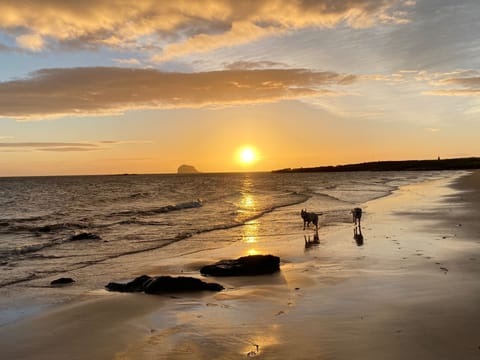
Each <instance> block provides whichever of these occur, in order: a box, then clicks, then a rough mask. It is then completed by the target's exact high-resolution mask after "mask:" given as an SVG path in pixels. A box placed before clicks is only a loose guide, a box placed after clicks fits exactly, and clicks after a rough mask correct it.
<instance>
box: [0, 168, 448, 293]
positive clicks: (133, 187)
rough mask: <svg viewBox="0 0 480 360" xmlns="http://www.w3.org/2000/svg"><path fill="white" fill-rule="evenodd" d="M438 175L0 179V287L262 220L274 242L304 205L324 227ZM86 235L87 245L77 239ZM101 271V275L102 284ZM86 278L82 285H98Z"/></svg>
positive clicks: (168, 251) (181, 246) (295, 224)
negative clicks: (267, 219) (268, 219)
mask: <svg viewBox="0 0 480 360" xmlns="http://www.w3.org/2000/svg"><path fill="white" fill-rule="evenodd" d="M441 176H444V175H443V174H442V173H440V172H385V173H383V172H377V173H370V172H364V173H363V172H359V173H312V174H271V173H250V174H249V173H237V174H195V175H123V176H121V175H120V176H70V177H69V176H64V177H24V178H0V289H2V288H4V289H5V288H8V289H9V294H12V291H14V289H15V287H24V288H25V287H28V286H38V284H48V283H49V282H47V280H48V279H51V278H52V277H61V276H64V275H65V274H72V273H75V271H79V270H81V269H88V268H89V267H94V266H96V265H98V264H105V263H107V264H108V262H109V261H114V260H115V262H116V264H117V266H116V267H115V269H114V270H113V269H112V278H115V277H118V276H122V266H120V268H119V267H118V264H122V261H123V259H127V258H128V257H129V256H131V255H137V254H148V253H149V252H152V251H157V252H158V251H161V253H162V254H164V256H165V258H168V257H181V256H182V254H186V253H191V252H195V251H203V250H205V249H207V248H209V247H212V246H215V247H217V248H218V247H222V246H226V245H227V244H229V243H231V242H235V241H241V240H242V236H243V237H244V236H248V234H246V235H245V234H243V235H236V232H235V231H232V232H231V233H233V234H235V235H234V236H231V237H228V236H227V237H225V235H224V233H223V234H222V236H216V234H217V233H219V232H221V231H222V230H225V229H235V228H238V227H241V226H242V225H244V224H248V223H249V222H251V221H254V220H258V219H261V218H262V216H263V215H265V214H266V213H270V214H273V215H274V216H273V219H274V220H273V222H274V223H275V224H273V225H274V226H272V229H274V234H277V235H278V234H291V233H292V232H298V230H299V229H301V227H302V226H303V225H302V224H303V223H302V221H301V219H300V217H299V212H300V209H302V208H304V207H308V210H309V211H315V212H318V213H322V216H320V226H321V228H325V227H328V226H330V225H334V224H342V223H349V222H351V217H350V214H349V209H351V208H352V207H353V206H357V205H360V204H362V203H364V202H366V201H368V200H371V199H374V198H378V197H382V196H386V195H388V194H389V193H391V192H392V191H393V190H395V189H396V188H397V187H398V186H400V185H403V184H409V183H414V182H420V181H424V180H428V179H434V178H438V177H441ZM272 231H273V230H272ZM85 233H88V234H91V235H92V238H87V239H78V240H77V239H76V238H75V235H79V234H85ZM205 234H208V239H209V241H196V242H192V241H190V242H188V249H187V248H186V246H185V244H186V243H187V240H188V239H190V238H194V237H195V236H197V237H199V238H200V239H201V238H202V237H203V238H205ZM192 244H194V245H192ZM126 262H127V261H125V263H126ZM108 269H109V267H108V266H104V267H103V268H102V271H103V272H107V274H105V276H106V277H107V278H108V275H109V274H108V271H109V270H108ZM127 271H129V269H128V267H125V272H127ZM124 276H125V278H127V277H128V276H129V275H128V273H125V274H124ZM86 281H87V285H86V287H87V288H88V287H89V286H90V287H91V288H93V287H95V286H98V284H94V283H93V282H92V283H91V284H88V280H86Z"/></svg>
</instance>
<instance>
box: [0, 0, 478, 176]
mask: <svg viewBox="0 0 480 360" xmlns="http://www.w3.org/2000/svg"><path fill="white" fill-rule="evenodd" d="M478 34H480V2H479V1H478V0H455V1H452V0H450V1H447V0H416V1H415V0H342V1H340V0H244V1H238V0H223V1H220V0H218V1H207V0H198V1H194V0H190V1H182V0H176V1H155V0H136V1H126V0H83V1H63V0H37V1H35V0H30V1H26V0H12V1H9V0H0V64H1V66H0V176H32V175H79V174H118V173H175V172H176V171H177V168H178V167H179V166H180V165H182V164H189V165H193V166H195V167H196V168H197V169H198V170H199V171H201V172H230V171H233V172H236V171H270V170H273V169H281V168H287V167H292V168H295V167H310V166H322V165H338V164H349V163H358V162H368V161H381V160H410V159H436V158H437V157H438V156H440V157H441V158H454V157H467V156H480V142H479V141H478V134H480V37H479V36H478ZM245 147H250V149H251V152H250V156H248V160H245V158H243V161H242V157H241V156H240V155H239V154H241V149H243V148H245ZM252 151H253V153H254V155H251V154H252Z"/></svg>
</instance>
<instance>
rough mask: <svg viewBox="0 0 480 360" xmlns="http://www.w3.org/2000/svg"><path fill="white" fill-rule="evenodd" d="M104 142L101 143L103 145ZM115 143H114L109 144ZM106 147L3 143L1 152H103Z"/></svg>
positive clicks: (50, 143)
mask: <svg viewBox="0 0 480 360" xmlns="http://www.w3.org/2000/svg"><path fill="white" fill-rule="evenodd" d="M103 143H104V142H100V144H103ZM108 143H113V142H108ZM102 149H104V147H102V146H100V145H99V144H98V143H88V142H72V143H68V142H1V143H0V151H1V152H24V151H57V152H72V151H94V150H102Z"/></svg>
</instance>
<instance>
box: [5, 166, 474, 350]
mask: <svg viewBox="0 0 480 360" xmlns="http://www.w3.org/2000/svg"><path fill="white" fill-rule="evenodd" d="M472 179H473V180H472ZM449 182H451V180H449V179H441V180H433V181H429V182H427V183H420V184H415V185H409V186H405V187H401V188H400V189H399V190H397V191H394V193H393V194H391V195H389V196H386V197H382V198H379V199H375V200H372V201H369V202H367V203H366V204H364V209H365V216H364V218H363V219H362V223H363V224H362V230H363V235H364V241H365V243H364V245H363V246H362V247H358V246H357V245H356V243H355V241H354V240H353V238H352V235H353V234H352V231H353V227H351V226H338V227H335V228H329V229H321V231H320V245H318V246H316V247H312V248H308V249H306V248H305V247H304V242H303V235H311V234H312V233H310V232H302V231H299V232H298V234H295V235H292V234H285V235H278V236H275V235H274V229H270V226H271V225H270V224H269V214H266V215H265V217H262V218H261V219H260V221H253V222H252V223H253V225H252V224H247V225H244V226H246V227H247V228H246V229H245V233H248V231H247V230H248V226H250V227H252V228H254V227H255V228H256V229H255V231H256V232H257V233H261V234H263V233H264V234H267V235H265V236H263V237H258V239H257V240H256V242H255V243H248V241H240V242H236V243H235V244H232V246H229V247H228V248H222V249H212V250H211V251H208V252H201V253H193V254H191V255H189V256H187V257H186V259H187V260H188V261H187V262H188V263H189V265H188V266H185V267H182V268H181V269H179V268H178V265H176V262H175V259H171V261H170V262H167V263H165V262H164V261H163V259H162V262H158V260H157V262H155V260H154V255H151V256H148V259H146V260H147V261H145V262H144V264H145V266H143V268H142V269H139V274H132V278H133V277H134V275H141V274H140V273H147V274H151V275H156V274H161V273H164V272H167V273H169V272H170V273H172V274H174V275H179V273H182V274H185V275H193V276H195V275H196V274H197V272H196V269H198V267H199V265H201V264H204V263H211V262H214V261H216V260H219V259H220V258H229V257H237V255H238V254H245V253H248V252H249V251H251V250H254V251H256V252H258V253H263V252H269V253H272V254H274V255H278V256H280V258H281V259H282V266H281V272H280V273H279V274H275V275H272V276H260V277H255V278H226V279H222V278H218V279H217V278H213V277H212V278H209V279H210V280H212V281H217V280H218V282H220V283H222V284H223V285H224V286H225V287H226V288H227V290H226V291H224V292H221V293H218V294H214V295H212V294H199V295H185V296H184V295H181V296H179V297H177V296H172V297H158V296H148V295H141V294H112V293H107V292H105V291H103V290H101V291H100V290H99V291H98V292H96V293H94V294H90V295H89V296H86V298H87V300H86V301H74V302H73V303H69V304H66V305H61V306H60V307H53V309H52V310H48V311H45V312H42V313H40V314H39V315H37V316H34V317H33V318H26V319H24V320H21V321H19V322H16V323H13V324H9V325H5V326H2V327H0V334H1V336H0V339H1V340H0V348H2V349H4V351H3V354H5V355H6V356H7V358H8V357H11V358H22V359H29V358H35V359H42V358H45V359H47V358H48V359H55V358H65V357H69V358H78V359H81V358H89V357H90V358H97V359H98V358H100V359H102V358H105V359H112V358H118V359H133V358H135V359H137V358H138V359H143V358H151V357H153V355H154V354H155V356H154V357H155V358H160V359H163V358H164V359H186V358H190V359H191V358H198V359H203V358H214V359H215V358H218V359H230V358H231V359H237V358H242V357H245V356H246V354H247V353H248V352H250V351H255V352H256V353H257V355H258V356H261V358H269V359H280V358H292V359H309V358H326V359H347V358H352V357H355V358H364V359H403V358H404V357H406V356H413V357H415V358H422V359H430V358H431V359H434V358H435V359H451V358H462V359H470V358H472V359H473V358H477V357H478V355H479V353H480V350H479V349H478V346H480V343H478V339H475V338H474V331H470V333H472V334H469V333H468V330H472V329H473V330H474V329H476V328H478V326H479V325H480V316H478V315H480V314H479V311H478V310H477V309H476V304H477V303H478V300H479V298H480V285H478V284H477V283H478V281H476V278H478V274H479V272H480V265H479V264H480V245H479V242H478V240H475V236H478V234H480V231H479V227H478V225H476V223H475V222H474V217H475V213H473V211H474V210H475V209H479V208H480V200H479V199H478V196H476V197H475V196H472V195H471V194H469V196H468V197H466V196H465V193H464V192H463V191H465V190H468V189H469V187H470V188H472V189H473V188H476V189H477V192H476V193H473V194H477V195H478V194H479V193H480V192H479V189H480V172H476V173H474V174H473V175H468V176H467V177H463V178H461V179H457V180H455V181H454V182H455V185H453V188H451V187H450V185H449ZM474 200H475V201H476V202H475V201H474ZM413 204H415V206H412V205H413ZM445 210H446V211H445ZM461 219H470V220H468V221H464V222H459V220H461ZM299 224H300V219H299ZM459 224H462V225H461V226H458V225H459ZM229 232H230V233H231V232H232V230H231V229H228V230H225V233H229ZM269 234H273V235H272V236H270V235H269ZM199 238H200V239H201V238H202V236H199ZM192 241H198V239H197V240H192ZM207 256H208V259H207ZM472 259H474V260H472ZM120 263H121V262H119V264H120ZM146 263H150V265H146ZM442 268H443V269H442ZM444 269H447V270H444ZM112 280H113V279H112ZM88 298H90V299H88ZM477 319H478V320H477ZM446 322H448V326H449V328H448V329H445V326H447V325H446V324H445V323H446ZM18 343H21V344H22V346H20V345H16V344H18ZM87 344H88V345H87ZM255 345H259V348H258V349H257V348H256V346H255Z"/></svg>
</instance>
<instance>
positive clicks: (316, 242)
mask: <svg viewBox="0 0 480 360" xmlns="http://www.w3.org/2000/svg"><path fill="white" fill-rule="evenodd" d="M303 237H304V238H305V249H309V248H311V247H312V246H314V245H320V238H319V237H318V231H315V233H314V234H313V240H310V235H308V237H307V235H303Z"/></svg>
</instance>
